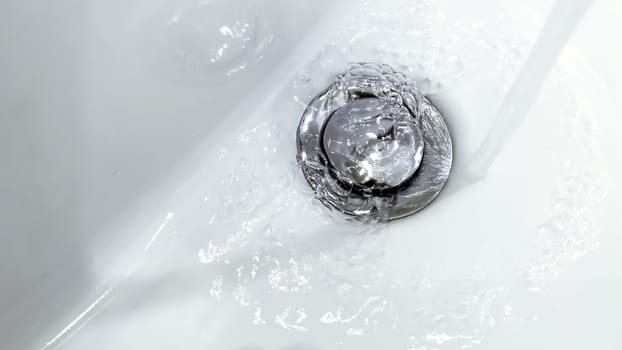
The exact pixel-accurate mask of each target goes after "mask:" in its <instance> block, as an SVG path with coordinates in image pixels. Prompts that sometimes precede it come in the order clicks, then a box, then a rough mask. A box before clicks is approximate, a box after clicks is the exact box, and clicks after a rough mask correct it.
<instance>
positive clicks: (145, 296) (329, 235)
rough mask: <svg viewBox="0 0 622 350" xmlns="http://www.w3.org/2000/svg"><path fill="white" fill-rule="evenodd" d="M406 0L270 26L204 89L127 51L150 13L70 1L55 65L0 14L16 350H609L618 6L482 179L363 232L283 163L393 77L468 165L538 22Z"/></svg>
mask: <svg viewBox="0 0 622 350" xmlns="http://www.w3.org/2000/svg"><path fill="white" fill-rule="evenodd" d="M402 3H403V2H401V1H396V4H395V5H394V6H390V4H389V5H383V6H379V5H374V4H369V5H368V7H367V8H365V9H363V10H361V11H362V12H358V10H355V9H351V13H349V16H348V19H347V20H344V19H343V17H342V16H336V15H334V14H333V15H330V14H327V15H325V16H322V15H321V12H322V11H321V10H323V8H322V7H321V6H320V4H316V5H313V6H309V8H306V9H294V10H297V11H301V13H307V15H305V16H301V17H300V19H297V20H295V21H294V20H286V19H284V20H282V21H281V22H278V21H277V22H276V23H277V24H278V25H281V27H278V26H276V24H273V25H274V26H276V27H275V28H277V29H275V30H274V33H275V36H274V40H273V42H272V43H271V44H270V46H268V47H266V51H265V52H266V53H265V57H264V58H262V59H261V60H258V61H255V64H256V68H255V69H253V67H249V69H248V71H244V72H240V74H239V75H238V76H237V77H233V78H232V79H230V80H227V81H226V82H225V83H221V85H218V86H217V87H214V85H209V84H206V83H203V82H202V81H196V80H184V79H181V80H180V79H171V77H172V76H171V75H170V74H169V73H170V70H168V68H171V67H170V66H168V65H166V64H164V65H163V63H162V61H161V60H159V58H160V57H159V56H157V55H155V56H151V53H153V52H158V50H161V49H162V47H160V46H158V44H157V43H159V41H157V40H155V41H153V42H151V44H150V42H149V41H147V40H137V39H139V38H140V39H142V38H145V37H144V35H146V34H145V33H150V32H149V31H147V32H145V31H143V30H144V28H145V27H144V26H143V23H144V22H145V21H144V18H160V16H161V14H160V13H158V11H160V10H159V9H160V8H165V9H166V8H168V7H167V4H166V3H164V2H163V3H162V4H161V5H162V6H152V5H149V4H146V3H138V2H136V3H133V5H132V6H128V5H126V4H125V3H124V4H121V3H118V4H117V5H118V6H117V7H115V5H114V4H106V5H101V4H100V5H99V7H95V6H93V7H92V8H89V7H88V6H87V5H80V6H82V9H84V10H85V11H84V13H85V14H88V16H84V17H79V16H78V17H76V19H74V20H73V21H69V22H67V23H66V24H64V26H59V25H58V23H57V22H61V21H59V19H60V18H64V17H63V16H64V15H65V10H68V9H72V8H74V6H78V5H77V4H69V2H67V3H66V6H67V8H53V9H50V10H53V11H52V13H54V14H56V16H55V17H54V16H52V17H51V18H48V19H47V20H48V21H49V22H50V25H51V26H52V25H54V26H52V28H55V29H56V32H54V31H48V32H49V33H50V35H56V37H55V38H56V41H55V42H58V43H59V44H63V45H64V46H63V47H65V48H66V50H49V51H47V52H48V53H47V54H46V55H47V56H45V57H48V58H49V61H50V62H57V65H58V67H59V68H58V69H57V70H56V71H50V70H47V69H43V68H39V70H38V71H37V70H34V71H33V70H29V69H27V68H35V67H36V62H38V60H35V59H34V58H31V57H34V56H35V54H36V53H38V52H40V51H39V50H41V49H45V48H46V47H45V46H44V45H43V44H38V43H36V44H33V45H28V44H24V43H22V42H19V43H18V42H16V41H15V40H14V39H13V40H12V38H17V37H18V35H28V37H32V38H35V37H39V35H40V34H42V33H43V30H40V29H33V28H32V27H29V26H27V25H23V24H21V23H24V22H23V21H18V20H17V19H15V20H13V21H9V22H8V24H7V22H5V23H4V24H3V25H4V26H7V28H6V30H5V29H4V28H3V27H0V28H3V30H2V33H3V34H5V33H9V34H11V35H10V36H9V35H7V36H6V39H5V37H2V41H1V42H0V43H1V44H2V47H8V48H10V49H12V50H9V51H8V52H10V53H11V54H9V55H8V56H5V57H4V58H2V59H3V60H5V61H6V62H7V63H8V64H9V67H13V68H14V69H12V70H8V71H9V74H10V75H9V76H10V78H11V81H12V82H15V84H13V86H12V88H10V89H9V88H8V87H7V88H6V89H4V90H3V91H2V95H1V97H2V101H6V103H4V102H3V105H2V106H3V107H5V106H6V107H7V108H6V113H5V112H3V117H2V118H3V120H2V122H3V123H4V122H5V121H6V125H7V126H8V127H6V128H5V127H4V125H3V126H2V128H1V129H0V130H2V131H1V132H3V133H4V134H3V138H2V139H3V140H2V141H0V142H3V145H4V143H6V145H7V147H2V150H3V152H5V153H3V155H2V156H3V159H4V158H5V157H6V159H8V161H9V165H10V166H9V167H7V169H9V171H8V172H7V171H6V170H5V171H3V173H2V178H1V179H2V182H1V185H2V186H3V187H2V191H3V194H6V193H8V196H7V195H5V196H3V199H2V201H1V202H0V205H1V208H2V209H3V210H2V213H3V214H2V215H6V217H4V216H3V217H2V221H3V223H4V225H5V228H6V229H5V230H3V235H2V242H3V244H2V246H1V247H2V248H0V252H2V257H1V258H0V259H2V262H3V263H2V270H0V271H1V273H2V275H1V276H2V278H3V281H6V283H4V282H3V286H2V290H1V292H2V294H0V301H1V302H2V305H3V308H4V310H6V311H5V312H3V314H2V316H0V324H1V325H2V327H1V328H0V329H2V331H1V333H0V334H2V339H3V341H4V340H5V339H8V341H7V343H8V344H11V345H10V347H9V348H11V349H13V348H15V349H20V348H34V349H38V348H41V347H44V348H45V347H46V343H48V344H49V346H47V348H49V349H53V348H61V349H85V348H91V349H127V348H138V349H142V348H154V349H169V348H172V347H179V348H184V349H206V348H207V349H212V348H214V349H247V350H248V349H303V350H304V349H334V348H339V347H341V348H344V349H377V348H380V347H383V348H391V349H457V348H465V347H471V348H475V349H499V348H504V349H514V348H516V349H520V348H536V349H540V348H542V349H547V348H568V349H582V348H586V347H598V348H600V349H615V348H618V347H619V346H620V342H619V340H618V339H617V336H616V330H617V328H618V325H619V324H620V323H621V319H620V318H621V317H622V316H620V315H621V314H620V312H621V311H622V305H621V303H620V301H619V300H618V298H617V295H619V294H620V292H622V290H621V288H622V285H621V283H622V282H621V278H622V272H621V271H620V269H619V268H617V266H618V265H620V259H619V257H618V254H617V251H616V247H617V246H619V244H620V242H621V238H620V234H619V232H620V229H621V228H622V227H621V226H620V225H621V224H620V220H619V218H617V216H616V215H617V213H616V212H617V209H619V208H620V207H621V205H622V204H621V203H620V197H619V194H620V189H619V185H620V184H619V180H618V179H619V178H622V177H620V175H622V174H621V172H622V168H621V167H620V164H622V163H620V160H621V159H620V157H621V156H620V154H619V151H618V150H619V149H621V144H620V141H619V139H618V138H617V130H620V121H619V118H617V117H616V116H619V114H620V112H619V109H618V105H617V104H618V102H617V101H616V100H615V96H616V93H618V92H620V91H622V90H620V85H619V84H620V81H621V80H620V77H622V72H621V71H620V70H619V67H617V65H616V64H615V63H616V61H615V60H613V59H612V57H619V55H620V48H619V47H618V48H615V47H613V46H612V47H607V48H606V51H603V50H605V48H604V47H603V46H602V45H603V44H601V43H597V42H596V41H595V40H594V38H595V37H604V36H610V35H612V32H611V28H610V27H609V26H608V25H607V24H609V25H612V26H613V24H614V23H616V20H615V18H616V17H615V14H616V13H619V11H620V8H619V6H614V4H613V3H607V2H603V3H599V4H598V5H596V6H595V7H594V8H593V9H592V10H591V12H590V13H588V15H587V19H586V22H585V23H583V24H582V26H581V27H580V28H579V30H578V32H577V35H576V36H575V37H574V38H573V39H572V41H571V43H570V45H569V47H568V48H567V49H566V50H565V51H564V52H563V54H562V57H561V60H560V62H559V64H558V65H556V67H555V69H554V71H553V72H552V74H551V76H550V77H549V79H548V80H547V81H546V83H545V86H544V88H543V91H542V94H541V96H540V98H539V100H538V101H537V103H536V105H535V106H534V108H533V110H532V111H531V113H530V115H529V117H528V118H527V120H526V121H525V123H524V124H523V125H522V126H521V128H520V129H518V130H517V131H516V133H515V135H514V136H513V137H512V139H510V140H509V141H508V143H507V147H505V148H504V149H503V150H502V152H501V153H500V155H499V157H498V159H497V160H496V161H495V163H494V164H493V166H492V168H491V169H490V172H489V173H488V175H487V177H486V178H485V179H484V180H483V181H481V182H478V183H475V184H473V185H470V186H469V187H460V186H457V185H454V186H453V187H452V182H451V181H456V179H455V178H454V179H450V184H449V185H448V188H447V189H446V191H445V192H443V193H442V194H441V196H440V197H439V198H438V199H437V201H435V202H434V203H433V204H432V205H431V206H430V207H429V208H426V209H425V210H424V211H422V212H421V213H420V214H417V215H416V216H413V217H411V218H407V219H404V220H399V221H396V222H394V223H391V224H388V225H372V226H368V225H357V224H355V223H352V222H347V221H344V220H343V218H341V217H339V216H338V215H334V214H331V213H328V212H327V211H326V209H324V208H323V207H322V206H321V205H319V204H317V203H316V202H315V201H313V200H312V194H311V193H310V192H309V190H308V188H307V187H306V184H305V183H304V180H303V179H302V177H301V176H300V174H299V171H298V169H297V168H296V165H295V147H294V137H295V128H296V125H297V122H298V118H299V116H300V114H301V112H302V109H303V108H304V103H305V102H307V101H309V99H310V98H311V97H312V96H313V95H315V94H316V93H317V92H318V91H319V90H320V89H321V88H323V87H325V86H326V83H327V82H329V81H330V80H331V77H332V75H333V74H334V73H337V72H339V71H340V70H342V68H343V64H345V62H347V61H350V60H361V59H364V60H374V59H375V60H383V61H388V62H389V63H391V64H394V65H398V66H402V67H404V68H405V69H408V70H410V74H411V75H412V76H413V77H415V78H421V77H427V78H429V79H430V81H429V82H428V84H429V85H428V86H429V89H430V92H431V93H433V95H432V98H434V101H436V103H437V104H438V105H439V107H441V108H442V109H443V111H444V113H445V115H446V116H447V119H448V121H449V123H450V127H452V131H453V133H454V142H455V149H456V154H457V157H460V156H462V157H463V158H466V157H468V156H470V155H471V154H472V153H473V152H474V151H475V150H476V149H477V146H478V145H479V144H480V142H481V140H482V138H483V137H484V136H485V134H486V131H487V126H489V125H490V122H491V120H492V118H493V117H494V113H495V111H496V109H497V108H498V106H499V104H500V102H501V100H502V98H503V97H504V95H505V93H506V92H507V90H508V88H509V85H510V84H511V82H512V80H513V77H514V75H515V74H516V72H517V70H518V68H519V67H520V64H521V62H522V60H523V59H524V57H526V54H527V53H528V50H529V47H530V45H531V43H533V40H534V39H535V36H536V35H537V33H538V30H539V26H540V25H541V24H542V23H543V21H544V19H545V16H546V9H547V8H548V7H549V6H550V3H548V4H544V3H543V4H540V3H538V2H533V4H525V5H523V6H522V7H521V8H520V9H517V8H516V6H515V5H516V4H513V3H512V2H511V1H507V2H502V3H496V2H495V4H494V6H492V5H491V4H490V3H489V2H488V1H479V2H478V4H479V5H478V4H473V6H471V7H468V8H466V7H463V6H458V7H455V6H451V3H450V2H449V1H438V2H434V3H432V2H427V1H423V2H414V3H413V6H411V7H408V9H409V11H410V12H409V11H402V13H397V11H396V8H403V7H401V6H399V5H401V4H402ZM416 4H418V5H416ZM415 5H416V6H415ZM454 5H455V4H454ZM10 6H11V7H10V9H11V11H12V12H10V13H15V14H22V15H23V16H22V17H21V18H32V19H35V18H39V17H37V16H38V12H37V11H38V9H39V8H38V7H36V6H35V7H33V8H28V7H25V6H23V5H20V4H18V3H14V4H10ZM33 6H34V5H33ZM478 6H479V7H478ZM268 8H269V6H268ZM128 9H131V11H129V10H128ZM484 9H485V10H484ZM294 10H291V11H294ZM279 11H286V10H285V9H280V10H279ZM309 11H315V12H311V13H309ZM615 11H618V12H615ZM146 13H153V14H154V16H152V17H149V16H146V15H145V14H146ZM268 13H269V12H268ZM337 13H342V12H339V11H337ZM313 14H315V15H313ZM26 15H27V16H26ZM418 15H419V16H420V17H417V16H418ZM267 16H268V17H267V18H272V19H273V20H274V19H275V18H281V17H280V16H276V15H275V16H274V17H270V15H267ZM350 17H352V18H350ZM120 18H121V19H123V20H120V21H119V19H120ZM319 18H323V20H324V21H325V22H324V23H323V25H320V24H322V23H315V24H316V26H313V27H308V26H307V25H306V24H305V23H307V24H308V23H312V22H315V21H316V19H319ZM412 18H420V21H414V20H411V19H412ZM112 19H116V20H117V22H120V23H121V24H120V25H115V26H112V24H111V23H112V22H111V20H112ZM147 22H148V21H147ZM28 23H30V22H28ZM371 23H373V24H374V25H370V24H371ZM85 24H91V25H92V26H91V27H89V28H92V29H93V31H92V33H91V32H88V33H82V34H75V31H73V30H72V29H75V28H82V27H83V26H84V25H85ZM149 25H151V24H149ZM113 27H114V28H113ZM163 28H165V27H163ZM278 28H280V29H278ZM285 28H287V30H286V29H285ZM363 28H366V29H365V30H363ZM28 30H30V31H28ZM163 30H164V29H163ZM24 31H25V32H24ZM164 31H165V30H164ZM69 32H71V34H69ZM24 33H26V34H24ZM127 33H130V35H128V34H127ZM163 33H164V32H163ZM163 33H160V34H163ZM305 33H306V34H305ZM156 34H158V33H156ZM163 35H168V34H163ZM156 36H157V35H156ZM137 37H138V38H137ZM147 37H150V36H147ZM78 39H80V40H78ZM137 42H141V44H140V45H135V44H136V43H137ZM175 42H177V41H175ZM190 42H192V41H190ZM150 45H153V46H150ZM150 48H154V50H150ZM200 52H205V51H200ZM603 52H607V53H608V54H603ZM145 53H149V55H145ZM270 55H272V56H270ZM616 55H618V56H616ZM70 58H71V59H72V60H73V61H67V60H68V59H70ZM70 62H74V63H72V64H70ZM76 67H78V68H76ZM182 67H183V66H182ZM177 68H179V67H177ZM184 69H185V68H184ZM210 69H211V68H210ZM184 72H185V71H184ZM182 76H183V75H182ZM178 77H179V76H178ZM65 78H67V79H68V80H67V81H66V82H65V83H63V84H64V85H63V84H60V85H61V86H64V87H65V88H64V89H58V88H57V86H58V85H59V83H58V81H61V80H62V79H65ZM4 87H5V86H3V88H4ZM20 101H22V102H20ZM5 116H6V118H5ZM60 121H62V123H60ZM24 160H28V161H29V162H27V163H25V162H24ZM32 174H36V175H32ZM454 183H458V182H454ZM16 209H17V210H16ZM73 321H75V323H72V322H73ZM87 321H88V322H87Z"/></svg>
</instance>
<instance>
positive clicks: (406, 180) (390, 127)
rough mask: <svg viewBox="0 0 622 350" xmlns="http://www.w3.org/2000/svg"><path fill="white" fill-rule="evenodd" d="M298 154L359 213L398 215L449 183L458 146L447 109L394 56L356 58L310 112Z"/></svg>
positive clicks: (326, 190) (329, 195) (336, 200)
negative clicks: (393, 62)
mask: <svg viewBox="0 0 622 350" xmlns="http://www.w3.org/2000/svg"><path fill="white" fill-rule="evenodd" d="M297 144H298V162H299V164H300V166H301V168H302V171H303V174H304V176H305V178H306V179H307V181H308V182H309V184H310V185H311V187H312V188H313V189H314V190H315V191H316V194H317V197H318V198H319V199H320V200H321V201H322V202H323V203H324V204H326V205H329V206H331V207H334V208H336V209H337V210H339V211H341V212H343V213H346V214H349V215H354V216H357V217H362V218H371V219H377V220H392V219H397V218H401V217H404V216H407V215H410V214H413V213H415V212H417V211H419V210H421V209H422V208H424V207H425V206H427V205H428V204H429V203H430V202H432V200H433V199H434V198H435V197H436V196H437V195H438V194H439V192H440V191H441V190H442V189H443V187H444V185H445V183H446V182H447V179H448V177H449V172H450V169H451V164H452V158H453V151H452V142H451V136H450V134H449V130H448V129H447V125H446V124H445V120H444V119H443V117H442V116H441V114H440V113H439V111H438V110H437V109H436V107H434V106H433V105H432V103H430V101H429V100H428V99H427V98H425V97H424V96H422V95H421V94H420V93H419V92H418V91H417V89H416V88H415V87H414V85H413V84H411V83H410V82H409V81H408V79H407V78H406V76H405V75H403V74H401V73H398V72H396V71H394V70H393V69H392V68H391V67H390V66H388V65H386V64H378V63H354V64H351V65H349V66H348V68H347V69H346V71H345V72H344V73H342V74H340V75H338V76H337V78H336V81H335V83H333V84H332V85H331V86H329V87H328V88H327V89H326V90H324V91H323V92H321V93H320V94H319V95H317V96H316V97H315V98H314V99H313V100H312V101H311V103H310V104H309V106H308V107H307V109H306V110H305V112H304V113H303V115H302V119H301V121H300V125H299V126H298V134H297Z"/></svg>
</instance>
